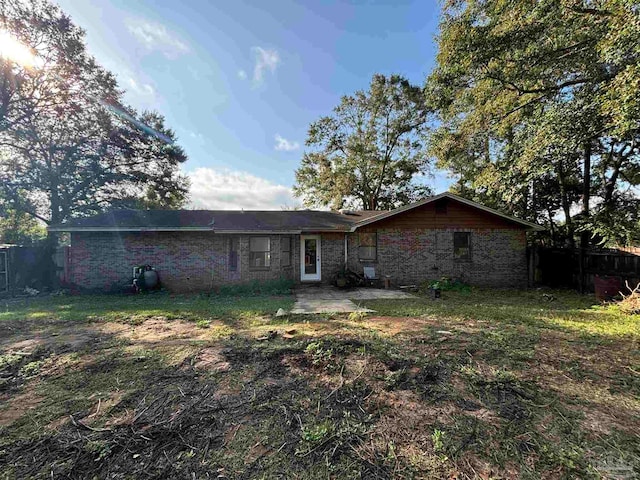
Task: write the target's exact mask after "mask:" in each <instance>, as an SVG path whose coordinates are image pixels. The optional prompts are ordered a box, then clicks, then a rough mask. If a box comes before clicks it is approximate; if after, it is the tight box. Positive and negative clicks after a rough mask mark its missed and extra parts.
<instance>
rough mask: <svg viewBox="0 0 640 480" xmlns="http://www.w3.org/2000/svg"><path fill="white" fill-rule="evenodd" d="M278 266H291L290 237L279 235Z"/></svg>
mask: <svg viewBox="0 0 640 480" xmlns="http://www.w3.org/2000/svg"><path fill="white" fill-rule="evenodd" d="M280 266H281V267H290V266H291V237H280Z"/></svg>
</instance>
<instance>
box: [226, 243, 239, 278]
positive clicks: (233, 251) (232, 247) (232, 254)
mask: <svg viewBox="0 0 640 480" xmlns="http://www.w3.org/2000/svg"><path fill="white" fill-rule="evenodd" d="M239 244H240V242H239V241H238V237H231V238H229V271H231V272H235V271H236V270H238V250H239V248H238V247H239Z"/></svg>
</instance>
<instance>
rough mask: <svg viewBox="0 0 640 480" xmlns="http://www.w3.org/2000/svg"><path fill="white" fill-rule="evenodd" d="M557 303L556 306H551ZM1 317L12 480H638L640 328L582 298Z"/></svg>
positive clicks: (6, 458) (271, 301) (2, 439)
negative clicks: (308, 312) (344, 310)
mask: <svg viewBox="0 0 640 480" xmlns="http://www.w3.org/2000/svg"><path fill="white" fill-rule="evenodd" d="M543 293H544V294H543ZM357 302H358V303H359V304H362V305H363V306H365V307H366V308H371V309H373V310H376V312H377V313H374V314H368V315H365V314H362V313H352V314H341V315H334V316H331V315H325V316H318V315H316V316H289V317H278V318H276V317H275V316H274V313H275V312H276V311H277V309H278V308H281V307H282V308H284V309H287V308H289V307H291V305H292V303H293V301H292V298H291V297H254V298H233V297H230V298H209V297H206V296H198V297H195V296H194V297H169V296H165V295H148V296H139V297H51V298H45V299H31V300H22V301H11V302H6V303H3V302H1V301H0V478H6V479H12V478H16V479H23V478H41V479H44V478H47V479H49V478H71V479H86V478H109V479H129V478H139V479H145V478H146V479H152V478H153V479H161V478H184V479H189V480H192V479H205V478H219V479H225V478H228V479H243V478H246V479H248V478H264V479H272V478H283V479H284V478H287V479H296V478H298V479H326V478H336V479H343V478H344V479H352V478H363V479H376V478H379V479H383V478H399V479H404V478H407V479H409V478H433V479H442V478H450V479H468V478H481V479H490V478H491V479H500V478H508V479H511V478H514V479H515V478H525V479H527V478H529V479H536V478H549V479H561V478H609V479H632V478H638V477H639V476H640V352H639V348H638V346H639V345H638V340H639V339H640V317H639V316H633V315H625V314H624V313H622V312H621V311H619V310H618V309H617V307H615V306H609V307H600V306H596V305H594V304H593V302H592V300H591V298H589V297H583V296H578V295H576V294H573V293H567V292H549V291H545V292H541V291H529V292H509V291H487V290H473V291H471V292H444V293H443V298H442V299H440V300H429V299H426V298H416V299H410V300H404V299H403V300H370V301H368V300H365V301H362V300H357Z"/></svg>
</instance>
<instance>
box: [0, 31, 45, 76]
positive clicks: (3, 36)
mask: <svg viewBox="0 0 640 480" xmlns="http://www.w3.org/2000/svg"><path fill="white" fill-rule="evenodd" d="M0 57H2V58H4V59H5V60H10V61H12V62H15V63H17V64H18V65H21V66H23V67H35V66H36V65H37V63H38V60H37V57H36V56H35V55H34V54H33V52H32V51H31V50H30V49H29V48H28V47H27V46H26V45H23V44H22V43H20V42H19V41H18V40H17V39H16V38H15V37H13V36H12V35H10V34H9V33H8V32H5V31H2V30H0Z"/></svg>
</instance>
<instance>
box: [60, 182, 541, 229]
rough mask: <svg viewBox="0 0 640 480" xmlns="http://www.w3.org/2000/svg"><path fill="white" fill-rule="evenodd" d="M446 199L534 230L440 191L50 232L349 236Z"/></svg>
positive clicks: (96, 223)
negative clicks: (372, 205)
mask: <svg viewBox="0 0 640 480" xmlns="http://www.w3.org/2000/svg"><path fill="white" fill-rule="evenodd" d="M444 197H447V198H452V199H454V200H457V201H460V202H462V203H465V204H467V205H470V206H472V207H475V208H478V209H480V210H483V211H485V212H488V213H491V214H493V215H496V216H499V217H501V218H503V219H505V220H507V221H510V222H513V223H516V224H518V225H520V226H522V227H523V228H527V229H537V230H539V229H540V227H539V226H538V225H535V224H533V223H530V222H526V221H524V220H520V219H518V218H515V217H511V216H509V215H505V214H503V213H500V212H498V211H496V210H493V209H490V208H488V207H485V206H484V205H480V204H478V203H475V202H472V201H470V200H467V199H465V198H462V197H459V196H457V195H454V194H451V193H448V192H445V193H442V194H440V195H436V196H433V197H429V198H426V199H424V200H421V201H419V202H416V203H412V204H410V205H406V206H404V207H400V208H396V209H395V210H388V211H387V210H382V211H381V210H375V211H372V210H363V211H353V212H332V211H321V210H282V211H276V210H260V211H258V210H129V209H123V210H114V211H111V212H107V213H102V214H100V215H95V216H93V217H87V218H76V219H73V220H69V221H68V222H65V223H63V224H60V225H52V226H50V227H49V230H50V231H60V232H74V231H214V232H219V233H270V232H272V233H302V232H317V231H322V232H332V231H333V232H349V231H355V230H356V229H357V228H358V227H360V226H363V225H369V224H371V223H373V222H376V221H378V220H381V219H383V218H389V217H391V216H394V215H398V214H400V213H402V212H405V211H407V210H410V209H413V208H416V207H419V206H421V205H426V204H428V203H430V202H433V201H436V200H438V199H440V198H444Z"/></svg>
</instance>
